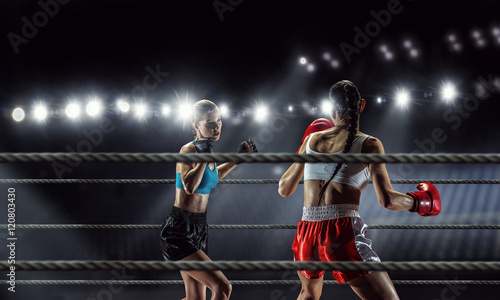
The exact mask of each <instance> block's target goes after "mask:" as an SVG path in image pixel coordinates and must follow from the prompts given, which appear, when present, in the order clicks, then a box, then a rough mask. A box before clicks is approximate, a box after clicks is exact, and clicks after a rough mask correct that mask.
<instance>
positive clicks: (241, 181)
mask: <svg viewBox="0 0 500 300" xmlns="http://www.w3.org/2000/svg"><path fill="white" fill-rule="evenodd" d="M421 182H430V183H432V184H500V180H499V179H391V183H392V184H418V183H421ZM0 183H9V184H12V183H21V184H53V183H59V184H60V183H62V184H68V183H73V184H75V183H78V184H89V183H91V184H174V183H175V179H0ZM218 183H219V184H268V183H272V184H277V183H279V179H221V180H219V182H218ZM299 183H304V180H301V181H300V182H299ZM368 183H372V182H371V181H369V182H368Z"/></svg>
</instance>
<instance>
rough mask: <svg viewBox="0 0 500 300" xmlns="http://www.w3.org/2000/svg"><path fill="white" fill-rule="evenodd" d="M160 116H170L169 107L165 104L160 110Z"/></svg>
mask: <svg viewBox="0 0 500 300" xmlns="http://www.w3.org/2000/svg"><path fill="white" fill-rule="evenodd" d="M161 114H162V115H164V116H168V115H170V106H168V105H167V104H165V105H163V106H162V108H161Z"/></svg>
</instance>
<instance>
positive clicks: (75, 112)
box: [64, 103, 80, 119]
mask: <svg viewBox="0 0 500 300" xmlns="http://www.w3.org/2000/svg"><path fill="white" fill-rule="evenodd" d="M64 112H65V113H66V116H68V117H69V118H70V119H76V118H78V116H79V115H80V106H79V105H78V104H76V103H70V104H68V105H67V106H66V109H65V110H64Z"/></svg>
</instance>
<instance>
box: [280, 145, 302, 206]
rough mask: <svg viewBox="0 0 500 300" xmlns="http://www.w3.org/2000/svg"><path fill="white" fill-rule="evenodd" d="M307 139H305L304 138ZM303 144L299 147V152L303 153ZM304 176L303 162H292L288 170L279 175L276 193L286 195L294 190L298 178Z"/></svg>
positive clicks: (298, 180)
mask: <svg viewBox="0 0 500 300" xmlns="http://www.w3.org/2000/svg"><path fill="white" fill-rule="evenodd" d="M306 140H307V139H306ZM305 144H306V141H304V144H302V146H301V147H300V149H299V152H298V153H299V154H304V153H305V152H306V150H305V147H304V145H305ZM303 176H304V163H293V164H292V165H291V166H290V168H288V170H286V172H285V174H283V176H281V178H280V182H279V187H278V193H279V194H280V195H281V196H282V197H288V196H290V195H291V194H293V193H294V192H295V190H296V189H297V186H298V185H299V183H300V179H302V177H303Z"/></svg>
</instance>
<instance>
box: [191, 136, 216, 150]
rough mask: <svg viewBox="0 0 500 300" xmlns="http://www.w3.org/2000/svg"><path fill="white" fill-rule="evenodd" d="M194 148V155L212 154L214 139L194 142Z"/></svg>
mask: <svg viewBox="0 0 500 300" xmlns="http://www.w3.org/2000/svg"><path fill="white" fill-rule="evenodd" d="M193 143H194V147H195V148H196V153H212V152H213V148H214V139H213V138H211V137H209V138H201V139H198V140H195V141H194V142H193Z"/></svg>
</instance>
